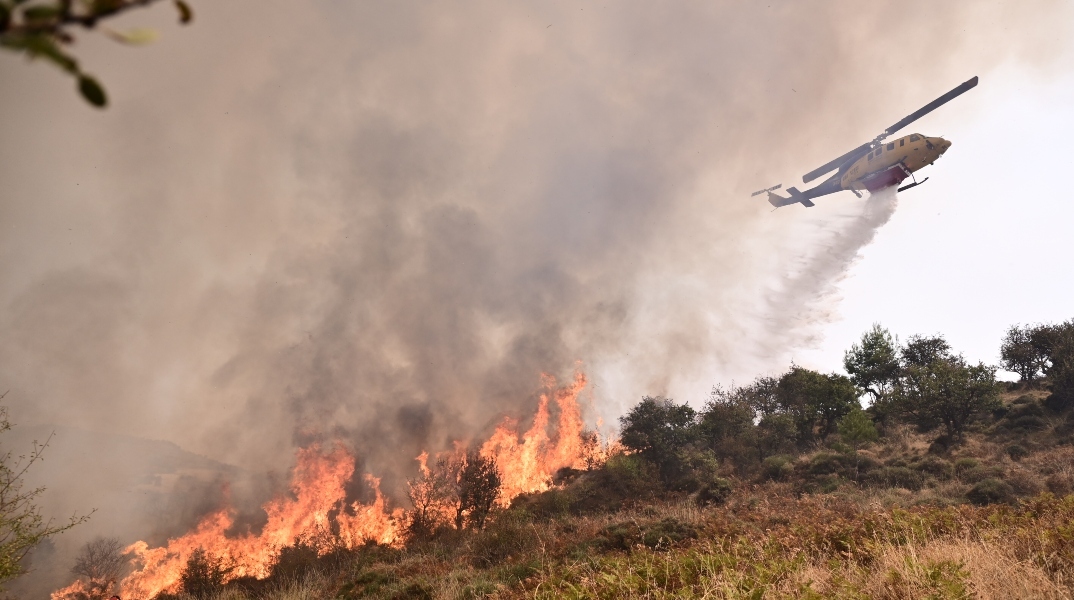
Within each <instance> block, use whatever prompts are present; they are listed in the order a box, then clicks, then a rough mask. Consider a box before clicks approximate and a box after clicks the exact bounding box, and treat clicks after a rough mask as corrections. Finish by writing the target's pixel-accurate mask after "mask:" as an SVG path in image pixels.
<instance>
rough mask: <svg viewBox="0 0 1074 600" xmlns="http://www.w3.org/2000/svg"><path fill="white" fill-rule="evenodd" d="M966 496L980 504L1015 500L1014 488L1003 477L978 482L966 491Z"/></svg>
mask: <svg viewBox="0 0 1074 600" xmlns="http://www.w3.org/2000/svg"><path fill="white" fill-rule="evenodd" d="M966 498H968V499H969V500H970V502H973V503H974V504H977V505H979V506H984V505H986V504H997V503H1000V502H1011V501H1013V500H1014V489H1013V488H1011V486H1010V484H1009V483H1007V482H1006V481H1003V480H1002V479H996V478H989V479H984V480H982V481H979V482H977V484H976V485H974V486H973V489H971V490H970V491H968V492H966Z"/></svg>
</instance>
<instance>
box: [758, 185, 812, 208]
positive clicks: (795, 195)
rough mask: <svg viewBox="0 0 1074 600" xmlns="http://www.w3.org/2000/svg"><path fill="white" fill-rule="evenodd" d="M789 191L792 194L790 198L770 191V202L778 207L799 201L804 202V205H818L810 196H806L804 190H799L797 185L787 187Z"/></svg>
mask: <svg viewBox="0 0 1074 600" xmlns="http://www.w3.org/2000/svg"><path fill="white" fill-rule="evenodd" d="M787 193H788V194H790V195H791V197H790V198H784V197H783V196H780V195H779V194H774V193H772V192H768V203H769V204H771V205H772V206H775V207H776V208H780V207H782V206H787V205H788V204H798V203H799V202H801V203H802V206H816V205H815V204H813V202H812V201H811V200H810V199H809V198H806V197H805V195H804V194H802V192H800V191H798V188H796V187H789V188H787Z"/></svg>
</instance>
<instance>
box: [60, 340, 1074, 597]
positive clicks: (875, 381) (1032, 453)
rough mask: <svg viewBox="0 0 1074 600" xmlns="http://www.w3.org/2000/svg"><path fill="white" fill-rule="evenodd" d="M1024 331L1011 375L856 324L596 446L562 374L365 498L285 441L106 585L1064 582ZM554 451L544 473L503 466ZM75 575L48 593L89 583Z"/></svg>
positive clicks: (1058, 456)
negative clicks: (272, 493) (525, 405)
mask: <svg viewBox="0 0 1074 600" xmlns="http://www.w3.org/2000/svg"><path fill="white" fill-rule="evenodd" d="M1027 331H1028V330H1027ZM1033 331H1036V332H1037V333H1041V332H1043V333H1046V334H1048V335H1046V336H1045V335H1043V334H1042V336H1038V337H1041V339H1045V338H1046V339H1045V342H1047V343H1043V342H1042V343H1040V344H1038V346H1037V350H1033V348H1030V346H1031V345H1032V344H1030V341H1029V340H1030V338H1031V337H1032V336H1022V337H1019V336H1018V335H1015V334H1017V333H1018V330H1017V328H1012V333H1011V334H1009V335H1008V339H1007V340H1005V341H1004V348H1003V351H1002V354H1003V360H1004V365H1005V366H1018V364H1016V361H1015V359H1018V360H1022V361H1023V363H1022V367H1021V370H1020V371H1018V372H1019V373H1020V374H1021V376H1022V380H1023V381H1022V382H1020V383H1003V382H998V381H996V379H995V368H994V367H988V366H986V365H983V364H978V365H973V364H969V363H967V362H966V361H965V360H964V359H963V357H962V356H961V355H958V354H955V353H954V352H953V351H952V350H951V348H950V346H949V345H948V344H947V342H946V341H945V340H944V339H943V338H942V337H938V336H936V337H922V336H913V337H911V338H910V339H909V340H907V342H906V343H905V344H903V345H897V344H895V343H894V341H893V340H892V338H891V336H890V335H889V334H887V332H885V331H883V330H882V329H880V328H879V327H874V329H873V330H872V331H870V332H867V333H866V334H865V335H864V336H863V338H862V343H861V344H856V345H855V346H854V347H852V348H851V349H850V350H849V351H848V352H847V358H846V365H845V366H846V370H847V372H848V373H849V377H848V376H846V375H841V374H837V373H830V374H824V373H818V372H816V371H811V370H809V369H804V368H802V367H799V366H795V365H792V366H791V368H790V369H789V370H788V371H787V372H785V373H783V374H781V375H779V376H762V377H759V378H758V379H757V380H755V381H754V382H752V383H750V384H749V385H747V386H744V387H734V388H731V389H722V388H719V387H717V388H715V389H714V390H713V393H712V395H711V397H710V398H709V401H708V402H707V403H706V404H705V405H704V407H703V408H701V409H700V410H698V409H695V408H693V407H691V406H689V405H687V404H678V403H676V402H674V401H672V400H669V399H665V398H648V397H647V398H644V399H643V400H642V401H641V402H639V403H638V404H637V405H635V406H634V407H633V408H632V409H631V410H630V411H629V412H628V413H627V414H626V415H624V416H623V417H622V418H621V419H620V438H619V439H618V440H616V441H614V442H613V443H612V444H611V445H606V446H604V447H603V448H602V449H600V448H597V447H595V446H593V445H592V444H593V443H594V441H595V438H594V437H593V436H591V435H589V434H587V433H586V432H584V431H582V430H581V429H579V421H578V413H577V404H576V403H575V399H576V397H577V394H578V392H579V391H580V390H581V388H582V386H583V385H584V378H582V377H579V378H577V379H576V381H575V383H574V384H573V385H572V386H568V387H567V388H560V389H554V388H549V392H548V394H547V395H545V396H542V402H541V404H540V407H539V409H538V413H537V414H538V417H537V418H535V419H534V424H533V426H532V427H531V428H530V429H529V430H528V431H526V432H523V431H521V430H519V429H517V427H516V425H517V424H514V425H512V427H515V428H506V429H498V430H497V434H496V435H493V436H492V437H491V438H490V439H489V440H488V441H486V442H485V443H484V444H483V445H482V446H481V448H480V451H478V450H477V449H470V450H467V449H466V448H465V447H462V448H457V449H456V451H455V452H444V453H441V454H439V455H436V456H435V457H430V456H428V455H427V454H423V455H422V456H421V457H419V460H420V470H419V473H418V475H417V476H416V477H415V478H413V479H411V480H409V494H408V495H409V500H410V506H409V507H407V508H406V509H403V508H396V509H394V510H389V509H388V508H387V507H386V505H385V501H384V498H382V496H381V495H380V493H379V491H378V490H377V488H376V478H374V477H372V476H367V480H368V481H369V482H370V484H371V485H372V486H373V489H374V491H376V500H375V502H374V503H371V504H362V503H360V502H354V503H353V504H348V503H347V500H346V498H345V496H344V485H343V483H344V482H346V481H348V480H349V479H350V478H351V476H352V474H353V473H354V460H353V456H352V455H350V454H349V453H348V452H347V450H346V449H345V448H342V447H336V448H334V449H333V450H331V451H330V452H329V451H327V449H320V448H317V447H311V448H305V449H302V450H300V451H299V460H298V464H297V465H296V467H295V470H294V472H293V475H292V477H293V480H292V484H291V485H292V488H291V489H292V491H293V495H292V497H287V498H281V499H278V500H273V501H272V502H270V503H269V504H266V505H265V510H266V511H267V512H268V513H269V514H270V515H275V516H270V519H269V523H268V524H267V525H266V526H265V527H264V529H263V530H261V531H260V532H259V533H258V532H254V531H250V532H248V533H246V534H244V537H233V536H231V537H229V536H228V535H226V532H227V530H228V528H229V527H230V521H229V520H228V516H227V514H228V513H227V512H226V511H221V512H219V513H215V514H212V515H209V516H207V517H205V518H204V519H203V520H202V521H200V522H199V524H198V526H197V528H195V529H194V530H192V531H190V532H188V533H187V534H185V535H184V536H183V537H182V538H180V539H172V540H169V541H168V545H167V547H160V548H150V547H149V546H147V545H145V544H143V543H141V542H140V543H139V544H141V545H140V546H138V548H137V550H136V554H137V556H138V560H139V561H141V564H142V566H141V567H140V570H139V571H137V572H135V573H132V574H130V575H128V576H127V578H125V579H123V581H122V582H121V583H120V586H121V587H122V588H123V590H124V592H125V593H127V594H128V597H134V596H139V595H141V596H145V597H147V598H148V597H155V598H157V599H158V600H172V599H177V598H184V599H185V598H221V599H222V598H230V599H239V598H279V599H288V598H328V597H334V598H348V599H349V598H365V597H381V598H476V597H498V598H514V597H518V598H522V597H542V598H544V597H547V598H560V597H577V598H620V597H676V598H686V597H696V598H739V597H748V598H758V597H788V598H800V597H818V598H820V597H831V598H923V597H929V598H970V597H980V598H1026V597H1033V598H1070V597H1072V593H1074V527H1072V525H1071V523H1074V444H1072V441H1074V438H1072V436H1071V434H1072V433H1074V377H1072V376H1071V375H1072V374H1074V323H1066V324H1062V325H1059V326H1038V327H1036V328H1033V330H1032V331H1030V333H1032V332H1033ZM1022 338H1024V340H1023V341H1025V344H1023V346H1021V347H1020V348H1021V350H1022V351H1024V352H1022V353H1021V354H1019V353H1018V352H1014V350H1018V348H1019V347H1016V346H1017V344H1014V342H1018V340H1019V339H1022ZM1012 340H1013V342H1012ZM1038 341H1039V340H1038ZM1012 344H1013V345H1012ZM1012 348H1014V350H1012ZM1012 356H1013V357H1015V358H1011V357H1012ZM1019 356H1020V357H1021V358H1018V357H1019ZM1025 365H1029V366H1025ZM1034 365H1035V366H1034ZM865 394H868V395H870V396H871V399H870V401H869V402H868V404H867V407H866V408H864V409H863V407H862V404H861V403H860V399H861V397H862V396H863V395H865ZM550 397H554V398H555V399H556V403H557V405H558V406H559V407H560V410H559V413H558V417H559V423H560V426H559V428H558V429H557V430H555V431H554V433H549V431H548V430H546V429H545V427H546V426H548V425H549V422H550V419H549V413H548V412H547V410H548V405H549V402H550V401H549V398H550ZM519 440H522V441H521V442H520V441H519ZM529 442H534V445H527V444H529ZM587 448H588V450H586V449H587ZM571 449H573V451H574V454H570V453H569V452H567V451H568V450H571ZM568 455H570V456H573V458H570V460H568V461H567V462H562V461H561V462H559V463H557V464H561V465H562V464H567V465H573V466H565V467H562V468H558V470H557V471H555V472H554V473H553V472H552V471H543V472H541V471H527V470H525V469H524V468H523V467H524V466H532V464H533V462H534V461H533V460H530V459H536V458H540V457H541V456H546V457H552V458H555V457H557V456H561V457H562V456H568ZM434 459H435V460H434ZM549 464H551V463H549ZM541 473H544V474H543V475H542V474H541ZM319 474H328V475H329V476H328V477H322V476H321V475H319ZM543 477H547V478H548V479H547V480H545V479H542V478H543ZM522 481H530V482H534V483H533V485H529V484H527V485H521V484H520V483H519V482H522ZM526 490H530V491H526ZM318 515H320V516H318ZM311 519H312V520H311ZM283 525H287V527H283ZM273 540H283V543H277V542H274V541H273ZM363 540H365V541H364V543H362V541H363ZM273 544H276V545H273ZM254 551H256V552H258V553H260V554H259V556H258V557H251V556H249V554H250V553H251V552H254ZM115 581H117V580H113V581H112V583H110V584H108V585H114V584H115ZM89 583H92V582H88V583H87V582H76V583H75V584H73V585H72V587H70V588H68V589H67V590H65V591H64V592H63V593H57V594H56V595H54V599H56V600H63V599H72V600H73V599H75V598H90V597H93V595H91V594H87V593H85V588H84V584H87V585H88V584H89ZM106 583H107V582H106ZM101 589H108V586H104V587H103V588H101ZM136 590H141V592H140V593H139V592H138V591H136ZM146 590H149V591H146ZM132 594H133V596H132Z"/></svg>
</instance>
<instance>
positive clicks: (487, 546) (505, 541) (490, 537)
mask: <svg viewBox="0 0 1074 600" xmlns="http://www.w3.org/2000/svg"><path fill="white" fill-rule="evenodd" d="M540 543H541V540H540V538H539V537H538V536H537V531H536V530H534V528H533V526H532V525H531V524H530V523H528V522H527V521H526V519H525V518H524V515H522V514H521V513H519V512H516V511H510V512H507V513H504V514H503V515H501V516H500V518H498V519H496V520H495V521H493V522H492V523H491V524H489V525H488V526H486V527H485V529H483V530H482V531H480V532H478V533H476V534H475V535H474V536H473V537H472V538H471V539H470V557H471V558H470V560H471V562H472V563H473V565H474V566H475V567H480V568H486V567H491V566H494V565H498V564H500V563H502V562H504V561H506V560H507V559H509V558H512V557H515V556H520V555H522V554H525V553H526V552H529V551H531V550H533V549H535V548H537V547H538V546H539V545H540Z"/></svg>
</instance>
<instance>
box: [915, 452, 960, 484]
mask: <svg viewBox="0 0 1074 600" xmlns="http://www.w3.org/2000/svg"><path fill="white" fill-rule="evenodd" d="M912 468H913V469H914V470H915V471H918V472H919V473H921V474H922V475H928V476H931V477H935V478H936V479H939V480H940V481H947V480H948V479H951V477H952V476H953V475H954V468H953V467H952V466H951V463H950V461H947V460H944V459H942V458H940V457H939V456H934V455H926V456H923V457H921V459H920V460H918V461H917V462H915V463H913V464H912Z"/></svg>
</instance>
